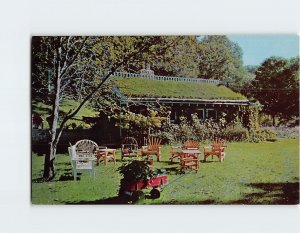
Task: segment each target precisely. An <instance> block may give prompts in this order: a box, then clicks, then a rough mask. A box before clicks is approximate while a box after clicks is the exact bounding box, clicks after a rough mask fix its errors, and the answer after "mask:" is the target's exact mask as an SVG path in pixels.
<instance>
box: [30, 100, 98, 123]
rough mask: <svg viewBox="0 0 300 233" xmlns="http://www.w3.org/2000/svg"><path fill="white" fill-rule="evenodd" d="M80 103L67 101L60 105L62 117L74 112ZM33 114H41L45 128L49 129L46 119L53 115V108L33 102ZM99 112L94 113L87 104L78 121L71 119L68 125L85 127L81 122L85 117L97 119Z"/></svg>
mask: <svg viewBox="0 0 300 233" xmlns="http://www.w3.org/2000/svg"><path fill="white" fill-rule="evenodd" d="M78 105H79V103H78V102H77V101H75V100H71V99H68V100H65V101H63V102H62V103H61V104H60V115H65V114H67V113H68V112H69V111H70V110H74V109H75V108H76V107H77V106H78ZM32 112H35V113H37V114H39V115H40V116H41V117H42V118H43V120H44V124H46V125H44V128H47V127H48V123H47V121H46V118H47V117H48V116H50V114H51V106H49V105H46V104H44V103H42V102H37V101H34V100H33V101H32ZM98 114H99V113H98V112H96V111H94V110H93V108H92V107H90V105H89V104H86V105H85V106H84V107H83V108H82V109H81V110H80V111H79V112H78V113H77V114H76V119H75V118H74V119H71V120H69V121H68V124H71V123H75V124H76V125H85V126H86V124H84V123H83V122H82V121H81V120H82V117H83V116H89V117H97V116H98Z"/></svg>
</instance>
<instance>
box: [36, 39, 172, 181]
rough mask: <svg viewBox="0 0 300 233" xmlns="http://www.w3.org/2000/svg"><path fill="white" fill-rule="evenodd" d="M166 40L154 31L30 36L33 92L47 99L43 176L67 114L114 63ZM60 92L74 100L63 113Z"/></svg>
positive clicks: (49, 174)
mask: <svg viewBox="0 0 300 233" xmlns="http://www.w3.org/2000/svg"><path fill="white" fill-rule="evenodd" d="M168 46H169V45H168V44H165V43H164V40H163V38H162V37H159V36H147V37H141V36H137V37H124V36H123V37H33V38H32V87H33V88H32V97H33V99H34V98H41V99H43V100H44V101H49V102H50V103H51V105H52V112H51V117H50V140H49V151H48V153H47V154H46V156H45V163H44V174H43V177H44V178H45V179H46V180H49V179H52V178H53V177H54V175H55V167H54V160H55V156H56V149H57V145H58V142H59V139H60V136H61V134H62V131H63V129H64V127H65V125H66V123H67V122H68V120H69V119H71V118H72V117H74V116H75V115H76V114H77V113H78V112H79V111H80V109H81V108H82V107H83V106H84V105H85V104H86V103H87V102H88V101H89V100H90V99H91V98H92V97H93V96H94V95H95V93H97V92H98V91H99V90H100V89H101V87H102V86H103V85H104V83H105V81H106V80H107V79H108V78H109V77H110V76H111V75H112V74H113V73H114V72H115V71H116V70H117V69H121V68H122V67H124V66H125V65H126V64H127V63H130V62H132V61H136V60H140V59H141V58H142V57H143V56H144V54H155V53H156V56H158V55H160V54H162V53H163V51H164V49H165V48H167V47H168ZM65 98H75V99H77V100H78V106H76V107H75V108H74V109H72V110H70V111H69V112H68V113H67V114H66V115H63V116H62V115H60V112H59V109H60V103H61V101H62V100H63V99H65Z"/></svg>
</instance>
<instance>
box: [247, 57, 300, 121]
mask: <svg viewBox="0 0 300 233" xmlns="http://www.w3.org/2000/svg"><path fill="white" fill-rule="evenodd" d="M255 74H256V78H255V80H254V82H253V86H254V88H255V89H254V92H253V95H254V97H255V98H257V99H258V100H259V101H260V103H261V104H263V111H264V112H265V113H267V114H270V115H272V116H273V119H274V118H275V116H280V117H282V118H284V119H289V118H291V117H293V116H299V58H297V59H292V60H290V61H289V60H287V59H283V58H279V57H271V58H269V59H267V60H265V61H264V62H263V63H262V65H261V66H260V67H259V68H258V69H257V71H256V73H255Z"/></svg>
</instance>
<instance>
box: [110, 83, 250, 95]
mask: <svg viewBox="0 0 300 233" xmlns="http://www.w3.org/2000/svg"><path fill="white" fill-rule="evenodd" d="M112 81H113V82H114V83H115V84H116V85H117V86H118V88H119V89H120V91H121V92H123V93H124V94H125V95H126V96H128V97H146V96H147V97H176V98H194V99H230V100H245V99H246V97H245V96H243V95H241V94H239V93H236V92H233V91H232V90H230V89H229V88H227V87H225V86H216V85H213V84H208V83H201V84H198V83H188V82H174V81H159V80H150V79H143V78H122V77H115V78H112Z"/></svg>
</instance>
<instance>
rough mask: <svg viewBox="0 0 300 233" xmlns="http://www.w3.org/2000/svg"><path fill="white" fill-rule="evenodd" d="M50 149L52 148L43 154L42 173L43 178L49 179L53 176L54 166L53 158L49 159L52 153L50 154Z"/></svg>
mask: <svg viewBox="0 0 300 233" xmlns="http://www.w3.org/2000/svg"><path fill="white" fill-rule="evenodd" d="M50 147H51V146H50ZM51 151H52V150H51V149H49V152H48V153H47V154H46V156H45V162H44V174H43V178H44V179H45V180H51V179H53V178H54V176H55V167H54V159H55V158H53V159H50V158H51V157H53V155H51Z"/></svg>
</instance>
